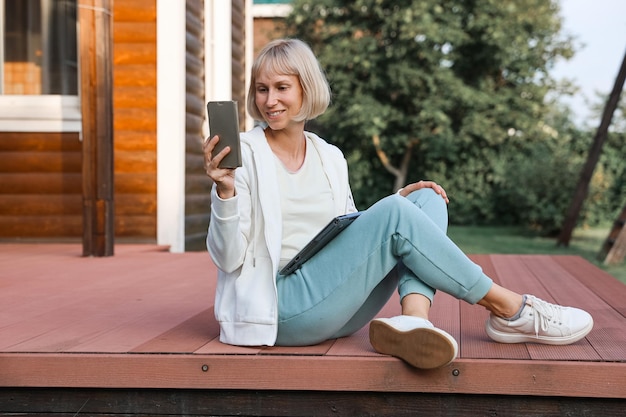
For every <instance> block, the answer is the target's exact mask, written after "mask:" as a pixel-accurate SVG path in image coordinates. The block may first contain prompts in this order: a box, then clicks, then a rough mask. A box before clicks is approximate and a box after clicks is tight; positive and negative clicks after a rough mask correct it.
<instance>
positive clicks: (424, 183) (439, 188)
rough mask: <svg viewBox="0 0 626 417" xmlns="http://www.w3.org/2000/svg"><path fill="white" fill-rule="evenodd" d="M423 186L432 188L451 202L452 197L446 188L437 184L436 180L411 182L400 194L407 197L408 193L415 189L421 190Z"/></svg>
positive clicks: (446, 200)
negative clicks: (450, 197)
mask: <svg viewBox="0 0 626 417" xmlns="http://www.w3.org/2000/svg"><path fill="white" fill-rule="evenodd" d="M422 188H432V189H433V191H434V192H436V193H437V194H439V195H440V196H441V198H443V199H444V200H445V202H446V203H449V202H450V199H449V198H448V194H447V193H446V190H445V189H444V188H443V187H442V186H441V185H439V184H437V183H436V182H434V181H423V180H422V181H419V182H414V183H412V184H409V185H407V186H406V187H404V188H402V189H401V190H400V195H402V196H404V197H406V196H407V195H409V194H411V193H412V192H413V191H416V190H421V189H422Z"/></svg>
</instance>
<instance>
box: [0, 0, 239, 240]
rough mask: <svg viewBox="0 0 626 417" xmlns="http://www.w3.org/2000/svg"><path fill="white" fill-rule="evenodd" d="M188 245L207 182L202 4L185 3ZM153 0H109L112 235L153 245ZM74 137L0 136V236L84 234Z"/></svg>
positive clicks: (205, 206) (200, 221) (200, 233)
mask: <svg viewBox="0 0 626 417" xmlns="http://www.w3.org/2000/svg"><path fill="white" fill-rule="evenodd" d="M245 4H246V2H245V0H233V2H232V18H233V22H232V23H233V34H232V38H233V58H232V60H233V90H232V93H233V99H234V100H237V101H239V103H240V109H239V110H240V120H241V121H242V127H241V128H242V129H243V121H244V120H245V117H244V115H245V53H244V51H245V33H244V31H245V22H244V18H245V9H246V7H245ZM186 8H187V14H186V30H187V36H186V52H187V53H186V58H187V59H186V70H187V77H186V86H187V88H186V89H187V94H186V138H185V140H186V189H185V194H186V199H185V208H186V209H185V234H186V241H185V249H186V250H204V248H205V246H204V245H205V244H204V239H205V237H206V228H207V225H208V221H209V214H210V212H209V210H210V193H209V191H210V186H211V183H210V180H209V179H208V178H207V177H206V174H205V172H204V166H203V157H202V148H201V143H202V140H203V139H204V138H203V132H202V124H203V121H204V118H205V117H206V114H205V112H206V109H205V97H204V91H205V88H204V24H205V21H204V0H186ZM156 14H157V11H156V0H125V1H116V2H114V3H113V31H112V32H113V57H112V58H113V108H114V110H113V129H114V138H113V140H114V189H115V196H114V199H115V237H116V238H129V239H133V240H139V241H148V242H149V241H155V240H156V228H157V215H156V214H157V198H156V193H157V163H156V161H157V132H156V129H157V120H156V117H157V116H156V114H157V68H156V50H157V33H156V19H157V15H156ZM81 158H82V145H81V142H80V140H79V136H78V133H32V132H25V133H10V132H9V133H7V132H0V239H3V238H8V239H16V238H49V239H52V240H54V239H59V238H75V239H80V238H81V235H82V194H81V191H82V190H81V185H82V174H81V166H82V162H81Z"/></svg>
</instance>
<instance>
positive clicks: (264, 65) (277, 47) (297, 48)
mask: <svg viewBox="0 0 626 417" xmlns="http://www.w3.org/2000/svg"><path fill="white" fill-rule="evenodd" d="M262 72H264V73H267V74H269V75H295V76H297V77H298V79H299V80H300V86H301V87H302V108H301V109H300V111H299V112H298V114H297V115H296V117H294V120H295V121H298V122H301V121H306V120H312V119H315V118H316V117H317V116H319V115H320V114H322V113H324V112H325V111H326V109H327V108H328V105H329V104H330V86H329V85H328V81H327V80H326V76H325V75H324V72H323V71H322V68H321V67H320V64H319V62H318V61H317V58H316V57H315V55H314V54H313V51H311V48H309V46H308V45H307V44H306V43H304V42H302V41H301V40H299V39H277V40H274V41H272V42H270V43H268V44H267V45H266V46H265V47H264V48H263V49H262V50H261V52H259V55H258V57H257V58H256V59H255V61H254V63H253V64H252V71H251V79H250V89H249V90H248V99H247V102H246V104H247V108H248V113H250V116H252V118H253V119H255V120H259V121H264V120H265V118H264V117H263V114H262V113H261V112H260V111H259V109H258V108H257V106H256V103H255V95H256V80H257V78H258V76H259V74H261V73H262Z"/></svg>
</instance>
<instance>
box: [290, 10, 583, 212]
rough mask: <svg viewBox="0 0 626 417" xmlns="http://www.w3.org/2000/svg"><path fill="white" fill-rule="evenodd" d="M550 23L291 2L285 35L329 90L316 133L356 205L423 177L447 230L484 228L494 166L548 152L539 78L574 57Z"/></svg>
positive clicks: (514, 16)
mask: <svg viewBox="0 0 626 417" xmlns="http://www.w3.org/2000/svg"><path fill="white" fill-rule="evenodd" d="M558 12H559V9H558V4H557V2H555V1H550V0H422V1H412V0H355V1H348V0H316V1H312V0H295V1H294V2H293V12H292V13H291V14H290V15H289V16H288V18H287V19H286V23H287V28H288V33H289V35H290V36H294V37H298V38H301V39H303V40H305V41H306V42H308V43H309V44H310V45H311V46H312V48H313V50H314V51H315V52H316V54H317V55H318V57H319V59H320V62H321V64H322V66H323V68H324V69H325V71H326V72H327V75H328V78H329V80H330V83H331V87H332V89H333V104H332V106H331V107H330V109H329V111H328V112H327V113H326V114H325V115H324V116H322V117H321V118H320V119H319V120H318V121H316V126H315V128H316V129H317V130H319V131H320V133H322V134H323V135H324V136H325V137H326V138H327V139H329V140H330V141H331V142H334V143H336V144H338V145H340V147H341V148H342V149H343V150H344V152H345V153H346V155H347V158H348V160H349V162H350V168H351V180H352V183H353V188H354V192H355V198H356V200H357V203H358V204H359V206H361V207H363V206H368V205H369V204H371V203H372V202H374V201H376V200H377V199H379V198H380V197H382V196H384V195H386V194H388V193H389V192H390V191H393V190H394V189H396V188H398V187H400V186H402V185H404V184H406V183H407V182H410V181H415V180H419V179H422V178H429V179H434V180H436V181H438V182H440V183H442V184H444V185H445V187H446V189H447V190H448V191H449V194H450V196H451V200H452V204H451V205H450V211H451V214H452V218H453V219H456V220H457V221H459V222H463V223H470V222H471V223H478V222H488V221H490V220H493V218H494V216H495V215H496V213H497V210H496V209H495V207H496V206H497V205H498V204H499V201H498V198H499V195H498V193H497V190H498V188H499V187H500V186H501V185H502V183H503V182H505V181H506V180H507V178H508V176H506V174H507V172H506V169H503V168H502V161H503V160H506V159H507V158H509V159H510V158H511V157H512V155H515V154H516V153H517V152H526V153H528V152H529V151H528V149H529V146H530V144H532V143H548V146H549V148H554V147H558V144H557V143H556V142H557V141H558V140H559V137H558V135H556V136H555V135H554V134H553V132H552V130H551V128H550V126H547V125H546V123H544V122H543V121H542V117H543V115H544V114H545V113H546V104H545V103H544V98H545V96H546V94H547V93H548V92H549V91H550V89H551V88H553V87H554V83H553V82H552V80H551V79H550V77H549V69H550V67H551V65H552V64H553V63H554V61H555V59H557V58H559V57H565V58H567V57H569V56H571V54H572V52H573V51H572V47H571V42H570V39H568V38H565V37H561V36H560V28H561V26H560V25H561V20H560V18H559V14H558Z"/></svg>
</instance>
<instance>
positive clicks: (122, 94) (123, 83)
mask: <svg viewBox="0 0 626 417" xmlns="http://www.w3.org/2000/svg"><path fill="white" fill-rule="evenodd" d="M113 19H114V21H113V100H114V111H113V128H114V152H115V157H114V164H115V236H116V237H122V238H134V239H140V240H146V241H155V240H156V210H157V207H156V170H157V166H156V165H157V164H156V122H157V121H156V0H125V1H116V2H114V3H113Z"/></svg>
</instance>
